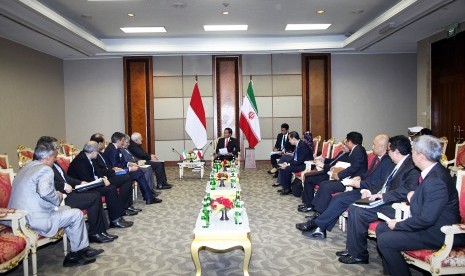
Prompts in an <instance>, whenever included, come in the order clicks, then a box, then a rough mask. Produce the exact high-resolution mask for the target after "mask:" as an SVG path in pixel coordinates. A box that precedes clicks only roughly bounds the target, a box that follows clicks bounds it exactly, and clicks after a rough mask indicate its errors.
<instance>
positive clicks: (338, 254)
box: [336, 249, 350, 257]
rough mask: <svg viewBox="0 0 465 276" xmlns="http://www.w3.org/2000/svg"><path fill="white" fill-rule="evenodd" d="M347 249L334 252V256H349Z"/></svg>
mask: <svg viewBox="0 0 465 276" xmlns="http://www.w3.org/2000/svg"><path fill="white" fill-rule="evenodd" d="M349 255H350V254H349V250H347V249H346V250H342V251H337V252H336V256H338V257H345V256H349Z"/></svg>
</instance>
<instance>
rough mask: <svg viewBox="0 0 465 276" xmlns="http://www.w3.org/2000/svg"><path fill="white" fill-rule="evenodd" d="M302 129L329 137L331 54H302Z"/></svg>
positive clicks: (314, 134)
mask: <svg viewBox="0 0 465 276" xmlns="http://www.w3.org/2000/svg"><path fill="white" fill-rule="evenodd" d="M302 114H303V116H302V130H303V131H306V130H309V131H310V132H311V133H312V134H313V137H316V136H317V135H321V137H322V139H324V140H327V139H329V138H331V55H330V54H304V55H302Z"/></svg>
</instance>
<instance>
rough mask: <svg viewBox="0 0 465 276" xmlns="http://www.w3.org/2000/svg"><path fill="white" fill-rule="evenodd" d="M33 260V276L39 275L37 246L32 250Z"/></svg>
mask: <svg viewBox="0 0 465 276" xmlns="http://www.w3.org/2000/svg"><path fill="white" fill-rule="evenodd" d="M31 257H32V258H31V260H32V276H36V275H37V248H36V245H34V246H33V247H32V248H31Z"/></svg>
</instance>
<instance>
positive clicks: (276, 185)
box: [271, 183, 281, 187]
mask: <svg viewBox="0 0 465 276" xmlns="http://www.w3.org/2000/svg"><path fill="white" fill-rule="evenodd" d="M271 186H273V187H279V186H281V184H279V183H274V184H273V185H271Z"/></svg>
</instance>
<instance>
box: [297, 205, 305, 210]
mask: <svg viewBox="0 0 465 276" xmlns="http://www.w3.org/2000/svg"><path fill="white" fill-rule="evenodd" d="M304 207H307V204H299V205H298V206H297V209H299V208H304Z"/></svg>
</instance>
